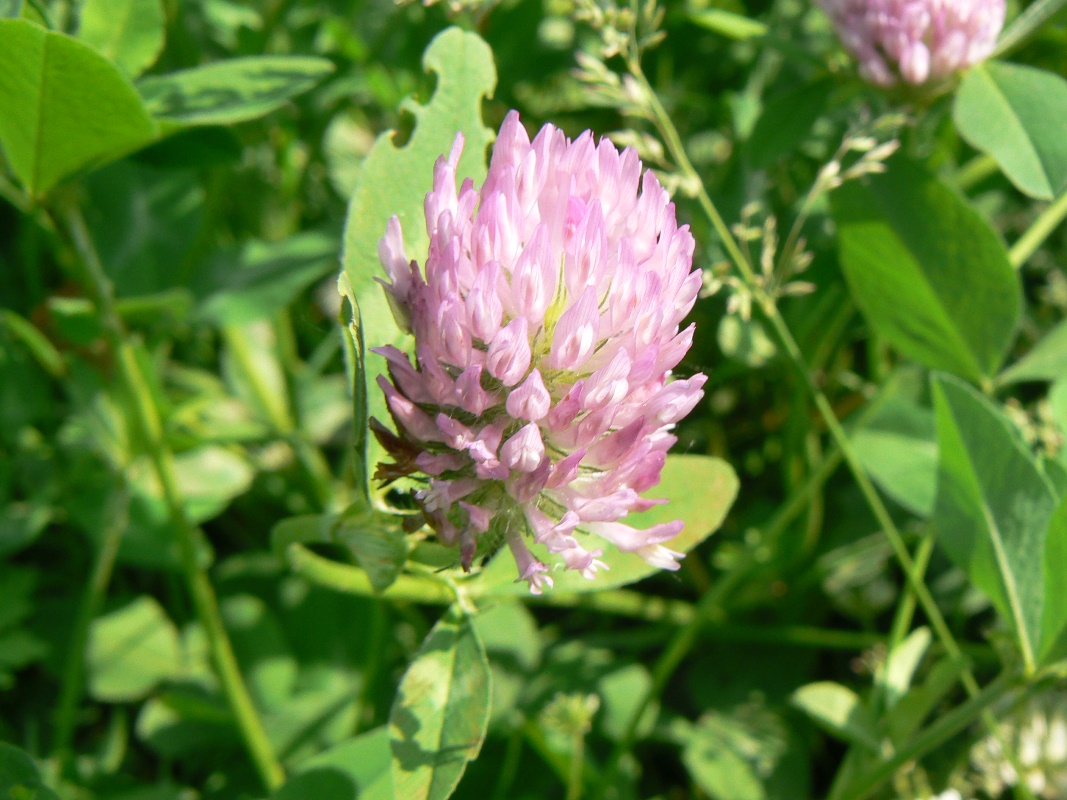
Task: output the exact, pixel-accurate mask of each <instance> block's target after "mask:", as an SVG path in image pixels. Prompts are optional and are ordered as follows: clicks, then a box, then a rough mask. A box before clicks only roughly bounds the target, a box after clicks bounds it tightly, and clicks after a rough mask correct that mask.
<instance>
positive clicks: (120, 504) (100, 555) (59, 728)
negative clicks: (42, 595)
mask: <svg viewBox="0 0 1067 800" xmlns="http://www.w3.org/2000/svg"><path fill="white" fill-rule="evenodd" d="M129 501H130V498H129V495H128V493H127V491H126V490H125V488H122V489H118V490H116V491H115V492H114V493H113V494H112V496H111V498H110V500H109V501H108V504H107V509H106V510H105V519H106V522H105V524H104V529H103V538H102V539H101V541H100V547H99V549H98V550H97V551H96V559H95V560H94V562H93V571H92V573H91V574H90V576H89V582H88V583H87V584H86V585H85V591H84V593H83V594H82V602H81V605H80V606H79V607H78V618H77V620H76V621H75V623H74V632H73V634H72V635H71V641H70V650H69V651H68V653H67V661H66V664H65V665H64V667H63V678H62V681H61V683H60V688H59V703H58V705H57V708H56V717H55V719H56V733H55V742H54V744H53V745H52V752H53V754H54V755H55V757H56V759H57V760H58V761H59V763H60V768H59V771H60V772H62V765H63V764H64V763H65V762H66V761H67V759H68V758H69V757H70V746H71V741H72V740H73V738H74V727H75V724H76V716H77V712H78V703H79V701H80V700H81V695H82V678H83V676H84V674H85V646H86V643H87V642H88V641H89V628H90V626H91V625H92V622H93V618H94V617H96V614H97V612H98V611H99V610H100V606H101V605H102V604H103V602H104V597H105V596H106V594H107V586H108V584H109V583H110V582H111V572H112V569H113V568H114V566H115V558H116V556H117V555H118V552H119V545H120V544H121V543H122V534H123V533H124V532H125V530H126V524H127V522H128V520H129Z"/></svg>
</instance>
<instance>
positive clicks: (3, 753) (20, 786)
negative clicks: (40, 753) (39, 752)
mask: <svg viewBox="0 0 1067 800" xmlns="http://www.w3.org/2000/svg"><path fill="white" fill-rule="evenodd" d="M0 797H3V798H5V800H7V798H10V799H11V800H59V795H57V794H56V793H55V792H53V791H52V790H51V789H49V788H48V787H47V786H45V783H44V780H43V779H42V778H41V774H40V772H38V771H37V764H36V762H34V760H33V759H32V758H30V756H29V754H28V753H26V752H25V751H23V750H20V749H19V748H17V747H15V746H14V745H10V744H7V743H5V742H0Z"/></svg>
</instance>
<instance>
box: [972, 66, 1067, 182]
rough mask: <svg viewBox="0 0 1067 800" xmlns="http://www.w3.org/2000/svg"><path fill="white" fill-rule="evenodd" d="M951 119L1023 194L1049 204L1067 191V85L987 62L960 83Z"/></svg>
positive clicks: (1046, 76)
mask: <svg viewBox="0 0 1067 800" xmlns="http://www.w3.org/2000/svg"><path fill="white" fill-rule="evenodd" d="M953 118H954V119H955V122H956V127H957V128H958V129H959V132H960V135H961V136H962V137H963V138H964V139H966V140H967V141H968V142H970V144H971V145H973V146H974V147H975V148H976V149H978V150H981V151H982V152H985V153H988V154H989V155H990V156H992V157H993V158H994V159H996V162H997V164H999V165H1000V168H1001V169H1002V170H1003V171H1004V174H1005V175H1006V176H1007V177H1008V179H1009V180H1010V181H1011V182H1012V183H1013V184H1015V186H1016V187H1017V188H1018V189H1019V191H1021V192H1023V193H1025V194H1028V195H1030V196H1031V197H1037V198H1040V199H1042V200H1051V199H1052V198H1053V197H1054V196H1056V195H1057V194H1059V193H1060V191H1062V190H1063V188H1064V186H1067V137H1064V135H1063V120H1064V119H1067V81H1065V80H1064V79H1063V78H1062V77H1060V76H1059V75H1056V74H1054V73H1051V72H1046V71H1045V70H1040V69H1034V68H1033V67H1024V66H1020V65H1018V64H1007V63H1005V62H1002V61H987V62H986V63H984V64H980V65H978V66H976V67H974V68H973V69H971V70H969V71H968V73H967V76H966V77H965V78H964V79H963V82H962V83H961V84H960V88H959V91H958V92H957V93H956V105H955V107H954V109H953Z"/></svg>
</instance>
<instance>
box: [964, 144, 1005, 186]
mask: <svg viewBox="0 0 1067 800" xmlns="http://www.w3.org/2000/svg"><path fill="white" fill-rule="evenodd" d="M999 170H1000V165H999V164H997V162H996V159H994V158H993V157H992V156H987V155H985V154H984V153H983V154H982V155H978V156H975V157H974V158H972V159H971V160H970V161H968V162H967V163H966V164H964V165H963V166H962V167H960V168H959V169H958V170H957V171H956V174H955V175H954V176H953V181H954V182H955V184H956V188H958V189H959V190H960V191H963V192H966V191H967V190H969V189H971V188H972V187H974V186H975V185H977V184H979V183H981V182H982V181H984V180H985V179H986V178H988V177H989V176H991V175H995V174H996V173H997V172H998V171H999Z"/></svg>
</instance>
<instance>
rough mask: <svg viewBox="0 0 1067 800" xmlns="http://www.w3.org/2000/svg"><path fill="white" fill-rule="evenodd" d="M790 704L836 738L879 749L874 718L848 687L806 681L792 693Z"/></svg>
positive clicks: (876, 725)
mask: <svg viewBox="0 0 1067 800" xmlns="http://www.w3.org/2000/svg"><path fill="white" fill-rule="evenodd" d="M792 703H793V705H794V706H796V707H797V708H799V709H800V710H801V711H803V712H804V713H805V714H807V715H808V716H809V717H811V718H812V720H814V721H815V723H816V724H818V725H819V726H820V727H821V728H824V729H825V730H826V731H827V732H828V733H831V734H833V735H834V736H836V737H837V738H839V739H843V740H844V741H846V742H850V743H852V744H858V745H861V746H863V747H866V748H868V749H870V750H875V751H877V750H878V724H877V721H876V719H875V717H874V715H873V714H872V713H871V710H870V709H869V708H868V707H867V706H866V705H864V703H863V701H862V700H860V698H859V697H858V696H857V695H856V693H855V692H853V691H852V690H851V689H849V688H848V687H847V686H842V685H841V684H839V683H833V682H832V681H821V682H819V683H809V684H807V685H806V686H801V687H800V688H799V689H797V690H796V691H795V692H794V693H793V697H792Z"/></svg>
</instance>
